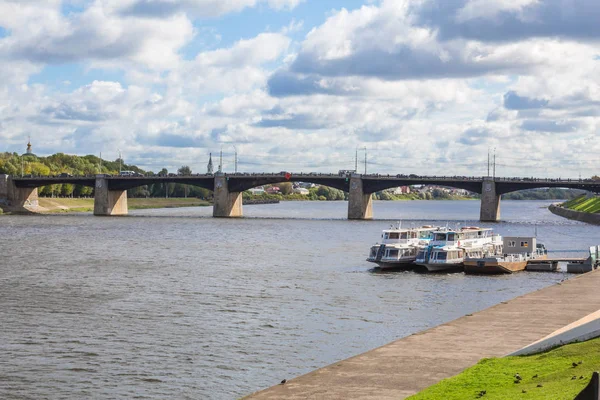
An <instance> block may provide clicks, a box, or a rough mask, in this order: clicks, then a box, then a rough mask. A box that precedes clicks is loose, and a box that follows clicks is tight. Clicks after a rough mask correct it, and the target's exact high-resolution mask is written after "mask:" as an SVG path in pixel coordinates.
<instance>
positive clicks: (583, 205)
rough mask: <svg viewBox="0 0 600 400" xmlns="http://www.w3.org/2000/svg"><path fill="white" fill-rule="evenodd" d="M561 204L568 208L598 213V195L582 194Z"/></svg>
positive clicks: (599, 204) (599, 199)
mask: <svg viewBox="0 0 600 400" xmlns="http://www.w3.org/2000/svg"><path fill="white" fill-rule="evenodd" d="M562 205H563V207H564V208H568V209H570V210H575V211H583V212H588V213H599V212H600V197H587V196H586V195H582V196H579V197H576V198H574V199H572V200H569V201H566V202H564V203H563V204H562Z"/></svg>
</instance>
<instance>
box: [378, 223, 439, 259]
mask: <svg viewBox="0 0 600 400" xmlns="http://www.w3.org/2000/svg"><path fill="white" fill-rule="evenodd" d="M439 229H440V228H438V227H433V226H431V225H425V226H421V227H418V228H401V227H400V224H398V225H397V226H396V227H393V226H392V227H390V228H389V229H384V230H383V232H382V234H381V236H382V242H381V243H377V244H375V245H373V246H371V249H370V252H369V257H368V258H367V261H369V262H373V263H376V264H377V267H378V268H379V269H382V270H385V269H394V268H403V269H408V268H412V267H413V266H414V265H413V263H414V261H415V258H416V256H417V252H418V251H419V250H420V249H421V248H424V247H427V245H428V243H429V241H430V238H431V233H432V232H434V231H436V230H439Z"/></svg>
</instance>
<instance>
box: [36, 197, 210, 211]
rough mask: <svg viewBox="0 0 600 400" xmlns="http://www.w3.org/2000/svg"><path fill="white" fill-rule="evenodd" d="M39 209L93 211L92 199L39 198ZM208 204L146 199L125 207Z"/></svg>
mask: <svg viewBox="0 0 600 400" xmlns="http://www.w3.org/2000/svg"><path fill="white" fill-rule="evenodd" d="M39 204H40V206H41V207H44V208H46V209H48V212H52V213H55V212H91V211H94V199H70V198H47V197H40V198H39ZM209 204H210V203H209V202H207V201H204V200H199V199H196V198H188V199H184V198H170V199H165V198H148V199H145V198H143V199H138V198H129V199H127V206H128V208H129V209H130V210H136V209H146V208H173V207H199V206H208V205H209Z"/></svg>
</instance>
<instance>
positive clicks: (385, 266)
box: [367, 259, 415, 271]
mask: <svg viewBox="0 0 600 400" xmlns="http://www.w3.org/2000/svg"><path fill="white" fill-rule="evenodd" d="M367 261H369V262H372V263H375V264H377V266H376V267H375V268H376V269H379V270H382V271H385V270H409V269H413V268H414V267H415V264H414V260H408V261H393V262H389V261H376V260H370V259H367Z"/></svg>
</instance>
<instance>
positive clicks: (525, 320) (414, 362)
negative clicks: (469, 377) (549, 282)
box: [246, 271, 600, 400]
mask: <svg viewBox="0 0 600 400" xmlns="http://www.w3.org/2000/svg"><path fill="white" fill-rule="evenodd" d="M599 285H600V271H594V272H590V273H587V274H584V275H581V276H578V277H576V278H573V279H570V280H568V281H565V282H562V283H559V284H556V285H553V286H550V287H548V288H544V289H541V290H538V291H536V292H533V293H529V294H527V295H524V296H520V297H517V298H515V299H513V300H510V301H508V302H503V303H501V304H498V305H496V306H493V307H490V308H488V309H485V310H483V311H480V312H478V313H475V314H472V315H467V316H464V317H461V318H458V319H456V320H454V321H451V322H448V323H446V324H443V325H440V326H437V327H435V328H431V329H428V330H426V331H423V332H420V333H417V334H414V335H411V336H408V337H406V338H403V339H400V340H397V341H395V342H392V343H390V344H387V345H385V346H382V347H379V348H377V349H374V350H371V351H368V352H366V353H363V354H360V355H358V356H355V357H352V358H349V359H347V360H343V361H340V362H336V363H334V364H332V365H329V366H327V367H324V368H321V369H319V370H316V371H313V372H311V373H308V374H306V375H303V376H300V377H298V378H295V379H290V380H289V381H288V382H287V383H285V384H283V385H277V386H274V387H272V388H269V389H266V390H263V391H261V392H257V393H255V394H253V395H250V396H248V397H246V399H248V400H249V399H252V400H259V399H327V400H329V399H404V398H406V397H408V396H410V395H413V394H415V393H417V392H419V391H421V390H423V389H425V388H426V387H428V386H431V385H432V384H434V383H436V382H438V381H440V380H441V379H444V378H448V377H450V376H453V375H456V374H458V373H459V372H461V371H462V370H464V369H465V368H467V367H470V366H472V365H473V364H475V363H477V362H478V361H479V360H480V359H482V358H486V357H502V356H505V355H507V354H510V353H513V352H515V351H517V350H519V349H521V348H523V347H525V346H527V345H529V344H531V343H533V342H535V341H537V340H539V339H541V338H544V337H545V336H547V335H550V334H551V333H553V332H555V331H556V330H558V329H561V328H563V327H565V326H567V325H569V324H572V323H574V322H577V321H579V320H580V319H581V318H585V317H587V316H589V315H590V314H592V313H594V312H596V311H598V310H599V309H600V296H598V294H597V293H598V291H597V288H598V287H599ZM282 378H283V377H282Z"/></svg>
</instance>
